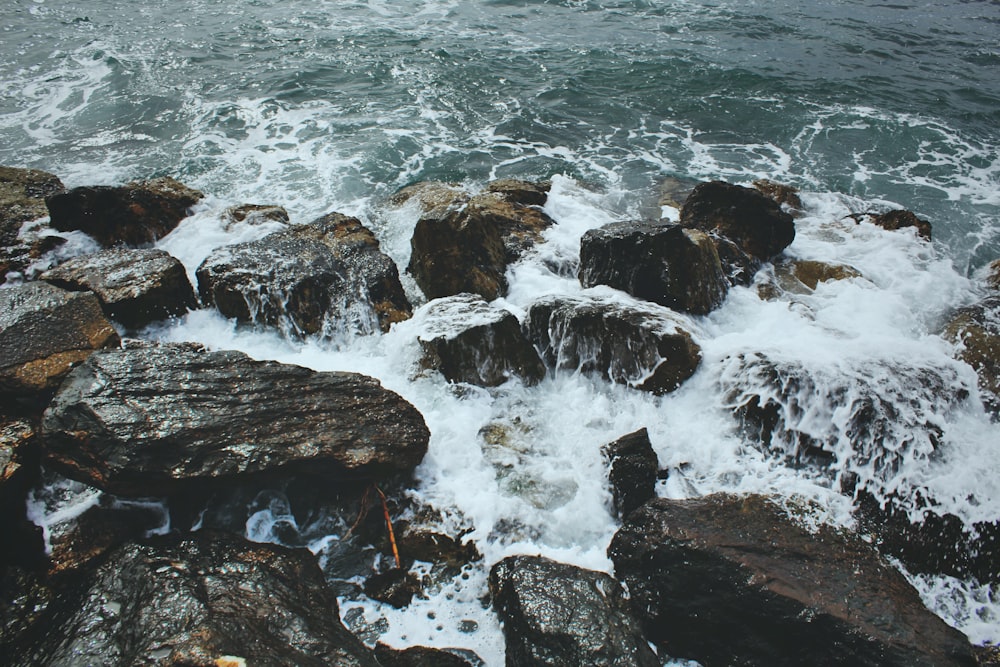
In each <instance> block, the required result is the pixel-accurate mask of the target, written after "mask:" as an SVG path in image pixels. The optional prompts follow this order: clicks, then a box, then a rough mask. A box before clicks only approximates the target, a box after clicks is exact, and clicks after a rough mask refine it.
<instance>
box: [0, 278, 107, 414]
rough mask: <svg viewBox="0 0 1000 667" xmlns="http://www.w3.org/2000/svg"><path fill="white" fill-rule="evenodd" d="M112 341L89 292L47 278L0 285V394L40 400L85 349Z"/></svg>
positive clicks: (83, 355)
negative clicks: (69, 288)
mask: <svg viewBox="0 0 1000 667" xmlns="http://www.w3.org/2000/svg"><path fill="white" fill-rule="evenodd" d="M117 344H118V334H117V333H116V332H115V330H114V328H113V327H112V326H111V323H110V322H108V320H107V318H106V317H105V316H104V313H103V312H101V305H100V303H99V302H98V300H97V297H95V296H94V295H93V293H91V292H67V291H66V290H62V289H59V288H58V287H55V286H53V285H49V284H47V283H27V284H25V285H18V286H17V287H11V288H8V289H2V290H0V396H3V395H7V396H9V397H10V400H15V401H17V402H19V403H21V402H24V401H28V402H31V401H34V400H35V399H39V398H40V399H41V400H44V399H45V398H47V394H48V393H49V392H51V391H52V390H54V389H55V388H56V387H57V386H58V384H59V383H60V382H61V381H62V379H63V378H64V377H65V376H66V374H67V373H69V372H70V370H71V369H72V368H73V366H75V365H77V364H79V363H80V362H82V361H83V360H84V359H86V358H87V357H88V356H90V354H91V352H93V351H94V350H97V349H100V348H102V347H108V346H111V345H117Z"/></svg>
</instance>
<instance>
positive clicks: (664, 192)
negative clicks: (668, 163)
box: [657, 176, 701, 211]
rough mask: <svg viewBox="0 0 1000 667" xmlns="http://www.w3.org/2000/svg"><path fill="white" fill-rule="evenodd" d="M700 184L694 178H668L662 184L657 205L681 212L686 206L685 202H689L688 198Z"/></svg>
mask: <svg viewBox="0 0 1000 667" xmlns="http://www.w3.org/2000/svg"><path fill="white" fill-rule="evenodd" d="M700 182H701V181H697V180H695V179H693V178H682V177H679V176H667V177H666V178H664V179H663V181H662V182H661V183H660V186H659V198H658V200H657V204H659V206H660V207H661V208H662V207H664V206H669V207H670V208H676V209H677V210H678V211H680V209H681V207H682V206H684V202H685V201H687V198H688V197H689V196H690V195H691V193H692V192H693V191H694V189H695V188H696V187H698V184H699V183H700Z"/></svg>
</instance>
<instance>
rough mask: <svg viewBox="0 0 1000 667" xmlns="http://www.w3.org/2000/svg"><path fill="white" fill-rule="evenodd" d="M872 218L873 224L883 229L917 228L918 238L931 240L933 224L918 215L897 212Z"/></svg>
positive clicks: (910, 212)
mask: <svg viewBox="0 0 1000 667" xmlns="http://www.w3.org/2000/svg"><path fill="white" fill-rule="evenodd" d="M870 217H871V221H872V223H873V224H875V225H878V226H879V227H881V228H882V229H888V230H889V231H895V230H897V229H905V228H906V227H915V228H916V230H917V236H919V237H920V238H922V239H924V240H925V241H930V240H931V223H929V222H928V221H926V220H924V219H922V218H918V217H917V214H916V213H913V212H912V211H904V210H896V211H889V212H887V213H882V214H881V215H875V216H870Z"/></svg>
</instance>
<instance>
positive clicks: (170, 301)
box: [40, 248, 197, 329]
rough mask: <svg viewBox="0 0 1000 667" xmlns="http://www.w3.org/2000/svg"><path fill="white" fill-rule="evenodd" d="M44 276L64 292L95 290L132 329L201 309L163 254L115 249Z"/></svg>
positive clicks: (175, 263) (178, 267) (178, 268)
mask: <svg viewBox="0 0 1000 667" xmlns="http://www.w3.org/2000/svg"><path fill="white" fill-rule="evenodd" d="M40 277H41V279H42V280H45V281H47V282H50V283H52V284H53V285H56V286H58V287H62V288H64V289H68V290H74V291H83V290H90V291H92V292H93V293H94V294H96V295H97V298H98V300H100V302H101V306H102V307H103V309H104V312H105V313H106V314H107V315H108V317H110V318H111V319H113V320H115V321H117V322H120V323H121V324H123V325H124V326H125V327H126V328H128V329H139V328H141V327H144V326H146V325H147V324H151V323H153V322H156V321H158V320H163V319H166V318H168V317H176V316H179V315H182V314H184V313H186V312H187V311H188V310H189V309H193V308H195V307H196V306H197V301H196V299H195V296H194V289H193V288H192V287H191V282H190V281H189V280H188V277H187V272H186V271H185V270H184V265H182V264H181V263H180V260H178V259H177V258H175V257H172V256H170V255H169V254H167V253H166V252H165V251H163V250H154V249H152V248H149V249H142V250H137V249H132V248H111V249H109V250H102V251H101V252H98V253H95V254H93V255H84V256H82V257H75V258H73V259H71V260H69V261H67V262H64V263H63V264H60V265H59V266H57V267H55V268H54V269H49V270H48V271H46V272H45V273H43V274H42V275H41V276H40Z"/></svg>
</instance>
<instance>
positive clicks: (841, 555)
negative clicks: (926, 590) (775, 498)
mask: <svg viewBox="0 0 1000 667" xmlns="http://www.w3.org/2000/svg"><path fill="white" fill-rule="evenodd" d="M608 554H609V556H610V557H611V559H612V560H613V561H614V564H615V572H616V574H617V576H618V577H619V578H620V579H621V580H622V581H623V582H624V583H625V584H626V585H627V586H628V589H629V592H630V593H631V596H632V608H633V609H634V610H635V612H636V614H637V615H638V616H639V617H640V621H641V623H642V625H643V628H644V630H645V632H646V636H647V637H648V638H649V640H650V641H652V642H653V643H655V644H656V645H657V646H658V647H659V648H660V649H661V651H662V652H665V653H667V654H669V655H672V656H675V657H681V658H687V659H694V660H697V661H699V662H700V663H702V664H704V665H774V666H776V667H782V666H785V665H788V666H789V667H791V666H793V665H795V666H798V665H806V664H808V665H845V666H846V665H851V666H857V665H880V666H885V665H899V666H900V667H903V666H923V665H926V666H927V667H931V666H935V667H943V666H945V665H970V666H971V665H975V664H976V663H975V660H974V659H973V657H972V651H971V647H970V645H969V642H968V640H967V639H966V638H965V636H964V635H962V633H960V632H959V631H957V630H955V629H954V628H951V627H949V626H948V625H946V624H945V623H944V621H942V620H941V619H940V618H938V617H937V616H935V615H934V614H933V613H931V612H930V611H928V610H927V608H926V607H925V606H924V604H923V602H922V601H921V599H920V596H919V594H918V593H917V591H916V590H915V589H914V588H913V587H912V586H910V584H909V583H907V581H906V579H905V578H904V577H903V575H902V574H900V573H899V572H898V571H896V570H894V569H892V568H891V567H889V566H888V565H887V564H886V563H885V562H884V561H882V559H881V558H880V557H879V555H878V554H877V552H876V551H875V550H874V548H873V547H872V546H871V545H869V544H867V543H865V542H863V541H861V540H860V539H857V538H854V537H851V536H849V535H847V534H844V533H841V532H838V531H836V530H834V529H832V528H830V527H826V526H823V527H820V528H819V529H818V530H817V531H815V532H810V531H809V530H806V529H805V528H803V527H800V526H798V525H796V524H795V523H793V522H792V521H791V520H789V519H788V517H787V516H786V515H785V513H784V512H783V511H782V510H781V509H780V508H779V507H777V506H776V505H774V504H772V503H771V502H770V501H769V500H768V499H766V498H764V497H761V496H747V497H737V496H726V495H713V496H707V497H704V498H698V499H691V500H670V499H665V498H658V499H655V500H653V501H650V502H649V503H647V504H646V505H644V506H643V507H641V508H640V509H638V510H636V511H635V512H633V513H632V514H631V515H629V517H628V520H627V521H626V523H625V525H623V526H622V528H621V530H619V531H618V533H617V534H616V535H615V536H614V538H613V539H612V541H611V546H610V547H609V549H608Z"/></svg>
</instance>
